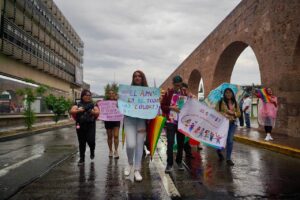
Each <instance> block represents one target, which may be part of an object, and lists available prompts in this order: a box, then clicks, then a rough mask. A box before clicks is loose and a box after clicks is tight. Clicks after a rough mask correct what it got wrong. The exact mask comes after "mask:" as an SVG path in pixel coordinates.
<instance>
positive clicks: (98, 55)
mask: <svg viewBox="0 0 300 200" xmlns="http://www.w3.org/2000/svg"><path fill="white" fill-rule="evenodd" d="M54 1H55V3H56V4H57V5H58V7H59V8H60V10H61V11H62V12H63V14H64V15H65V17H66V18H67V19H68V20H69V22H70V23H71V24H72V26H73V27H74V29H75V30H76V32H77V33H78V34H79V35H80V37H81V39H82V40H83V41H84V44H85V48H84V64H83V66H84V80H85V81H86V82H88V83H89V84H91V89H92V91H93V92H96V93H99V94H102V93H103V87H104V85H105V84H106V83H108V82H112V81H114V79H115V80H116V81H117V82H118V83H125V84H129V83H130V82H131V76H132V73H133V71H135V70H136V69H140V70H142V71H144V72H145V74H146V76H147V79H148V82H149V84H150V85H153V82H154V80H155V81H156V83H157V85H160V84H161V83H162V82H163V81H164V80H165V79H166V78H167V77H168V76H169V75H170V73H172V72H173V71H174V70H175V69H176V68H177V67H178V66H179V65H180V63H181V62H182V61H183V60H184V59H185V58H186V57H187V56H188V55H189V54H190V53H191V52H192V51H193V50H194V49H195V48H196V47H197V46H198V45H199V44H200V43H201V41H203V40H204V39H205V38H206V37H207V35H209V33H210V32H211V31H212V30H213V29H214V28H215V27H216V26H217V25H218V24H219V23H220V22H221V21H222V20H223V19H224V18H225V17H226V16H227V15H228V14H229V13H230V12H231V11H232V10H233V8H234V7H235V6H236V5H237V4H238V3H239V2H240V0H231V1H228V0H184V1H183V0H164V1H158V0H143V1H140V0H112V1H104V0H86V1H84V3H83V1H81V0H72V1H66V0H54ZM251 60H252V58H251V57H247V60H246V59H242V61H241V64H240V65H243V66H244V65H245V64H248V65H249V62H250V63H251ZM251 69H252V68H251Z"/></svg>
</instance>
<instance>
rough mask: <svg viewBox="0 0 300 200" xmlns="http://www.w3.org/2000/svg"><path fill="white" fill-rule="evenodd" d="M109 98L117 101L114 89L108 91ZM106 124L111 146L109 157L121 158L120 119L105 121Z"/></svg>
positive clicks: (109, 146)
mask: <svg viewBox="0 0 300 200" xmlns="http://www.w3.org/2000/svg"><path fill="white" fill-rule="evenodd" d="M107 96H108V99H107V100H109V101H116V99H117V98H116V93H115V91H113V90H109V91H108V95H107ZM104 126H105V129H106V133H107V144H108V148H109V157H113V156H114V158H115V159H118V158H119V153H118V146H119V129H120V121H104ZM113 140H114V147H115V151H114V152H113V148H112V144H113Z"/></svg>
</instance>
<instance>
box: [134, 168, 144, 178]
mask: <svg viewBox="0 0 300 200" xmlns="http://www.w3.org/2000/svg"><path fill="white" fill-rule="evenodd" d="M134 179H135V180H136V181H142V180H143V177H142V176H141V174H140V171H139V170H135V171H134Z"/></svg>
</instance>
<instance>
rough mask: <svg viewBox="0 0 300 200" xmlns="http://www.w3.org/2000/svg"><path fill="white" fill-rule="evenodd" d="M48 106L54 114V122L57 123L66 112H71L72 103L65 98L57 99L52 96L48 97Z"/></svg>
mask: <svg viewBox="0 0 300 200" xmlns="http://www.w3.org/2000/svg"><path fill="white" fill-rule="evenodd" d="M45 100H46V105H47V107H48V109H49V110H51V111H52V112H53V113H54V121H55V122H56V123H57V122H58V121H59V119H60V118H61V116H62V115H64V114H65V113H66V111H68V110H70V108H71V106H72V102H71V101H70V100H68V99H66V98H65V97H63V96H61V97H56V96H54V95H52V94H50V95H48V96H47V97H46V99H45Z"/></svg>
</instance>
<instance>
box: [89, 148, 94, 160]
mask: <svg viewBox="0 0 300 200" xmlns="http://www.w3.org/2000/svg"><path fill="white" fill-rule="evenodd" d="M90 158H91V160H94V158H95V150H91V155H90Z"/></svg>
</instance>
